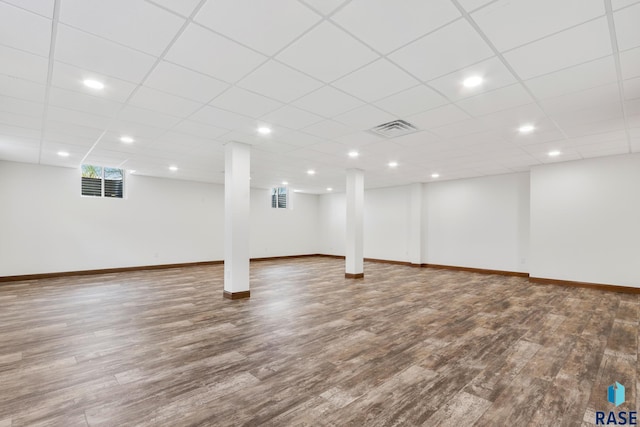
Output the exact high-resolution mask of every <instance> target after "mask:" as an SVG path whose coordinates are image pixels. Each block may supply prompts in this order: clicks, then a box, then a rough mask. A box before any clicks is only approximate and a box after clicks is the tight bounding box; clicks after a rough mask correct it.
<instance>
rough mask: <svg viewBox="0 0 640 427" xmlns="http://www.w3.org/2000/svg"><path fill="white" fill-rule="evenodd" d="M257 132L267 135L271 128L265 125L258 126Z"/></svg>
mask: <svg viewBox="0 0 640 427" xmlns="http://www.w3.org/2000/svg"><path fill="white" fill-rule="evenodd" d="M258 133H259V134H260V135H269V134H270V133H271V128H268V127H266V126H260V127H259V128H258Z"/></svg>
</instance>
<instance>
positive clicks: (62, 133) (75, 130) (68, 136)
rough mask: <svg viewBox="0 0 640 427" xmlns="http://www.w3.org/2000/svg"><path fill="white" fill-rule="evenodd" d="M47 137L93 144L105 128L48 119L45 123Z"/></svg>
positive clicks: (80, 143)
mask: <svg viewBox="0 0 640 427" xmlns="http://www.w3.org/2000/svg"><path fill="white" fill-rule="evenodd" d="M45 128H46V133H45V139H47V140H54V141H60V142H68V143H73V144H75V145H88V146H91V145H92V144H93V143H94V142H95V141H96V139H98V137H99V136H100V134H102V132H103V131H104V128H93V127H89V126H83V125H78V124H75V123H69V122H58V121H55V120H51V119H48V120H47V122H46V123H45Z"/></svg>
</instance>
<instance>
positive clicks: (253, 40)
mask: <svg viewBox="0 0 640 427" xmlns="http://www.w3.org/2000/svg"><path fill="white" fill-rule="evenodd" d="M320 19H321V16H320V15H318V14H317V13H315V12H313V11H312V10H311V9H309V8H308V7H305V6H304V5H302V4H301V3H299V2H298V1H297V0H272V1H258V2H256V1H254V0H215V1H213V0H209V1H208V2H207V3H205V5H204V6H203V7H202V8H201V9H200V11H199V12H198V14H197V15H196V17H195V21H196V22H198V23H200V24H202V25H204V26H206V27H208V28H211V29H213V30H214V31H217V32H219V33H221V34H224V35H226V36H227V37H230V38H231V39H233V40H236V41H237V42H239V43H242V44H244V45H247V46H249V47H252V48H253V49H256V50H258V51H260V52H262V53H264V54H266V55H269V56H271V55H273V54H275V53H276V52H277V51H279V50H280V49H282V48H283V47H285V46H286V45H287V44H289V43H290V42H292V41H293V40H294V39H295V38H296V37H298V36H300V35H301V34H302V33H303V32H304V31H306V30H307V29H308V28H309V27H311V26H313V25H314V24H315V23H316V22H318V21H319V20H320Z"/></svg>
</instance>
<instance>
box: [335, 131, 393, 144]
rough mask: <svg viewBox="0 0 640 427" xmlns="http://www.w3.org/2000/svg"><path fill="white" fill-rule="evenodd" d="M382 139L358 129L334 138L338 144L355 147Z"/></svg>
mask: <svg viewBox="0 0 640 427" xmlns="http://www.w3.org/2000/svg"><path fill="white" fill-rule="evenodd" d="M383 139H384V138H382V137H381V136H378V135H376V134H374V133H371V132H367V131H359V132H354V133H350V134H349V135H344V136H339V137H337V138H334V141H335V142H339V143H340V144H344V145H348V146H349V147H353V148H357V147H362V146H366V145H369V144H373V143H374V142H379V141H382V140H383Z"/></svg>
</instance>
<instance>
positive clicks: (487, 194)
mask: <svg viewBox="0 0 640 427" xmlns="http://www.w3.org/2000/svg"><path fill="white" fill-rule="evenodd" d="M425 199H426V203H425V206H426V219H427V221H426V230H425V233H424V236H423V238H424V239H425V242H426V244H425V246H426V254H425V257H424V258H423V259H424V260H425V261H424V262H426V263H428V264H441V265H450V266H459V267H472V268H483V269H490V270H505V271H518V272H527V258H528V247H529V174H528V173H518V174H507V175H496V176H489V177H480V178H471V179H460V180H453V181H443V182H432V183H429V184H427V185H426V186H425Z"/></svg>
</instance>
